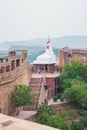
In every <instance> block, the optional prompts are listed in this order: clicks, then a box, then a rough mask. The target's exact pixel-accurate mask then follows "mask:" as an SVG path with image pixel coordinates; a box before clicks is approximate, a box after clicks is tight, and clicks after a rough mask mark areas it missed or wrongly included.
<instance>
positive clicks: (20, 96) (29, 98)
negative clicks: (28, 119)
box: [11, 85, 34, 107]
mask: <svg viewBox="0 0 87 130" xmlns="http://www.w3.org/2000/svg"><path fill="white" fill-rule="evenodd" d="M11 103H12V105H13V106H15V107H19V106H24V105H26V104H32V103H34V95H33V94H32V92H31V88H30V87H28V86H26V85H16V86H15V87H14V91H13V92H12V94H11Z"/></svg>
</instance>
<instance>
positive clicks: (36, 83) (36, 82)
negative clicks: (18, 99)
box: [23, 77, 43, 110]
mask: <svg viewBox="0 0 87 130" xmlns="http://www.w3.org/2000/svg"><path fill="white" fill-rule="evenodd" d="M42 82H43V78H42V77H41V78H40V77H39V78H33V77H32V78H31V80H30V83H29V87H30V88H31V89H32V92H33V93H34V94H35V100H36V102H35V104H34V105H27V106H24V108H23V109H24V110H36V108H37V106H38V100H39V96H40V90H41V87H42Z"/></svg>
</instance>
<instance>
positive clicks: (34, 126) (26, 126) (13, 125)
mask: <svg viewBox="0 0 87 130" xmlns="http://www.w3.org/2000/svg"><path fill="white" fill-rule="evenodd" d="M0 130H58V129H56V128H52V127H49V126H45V125H41V124H38V123H33V122H30V121H26V120H22V119H17V118H14V117H10V116H7V115H4V114H0Z"/></svg>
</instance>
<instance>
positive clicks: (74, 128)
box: [70, 121, 84, 130]
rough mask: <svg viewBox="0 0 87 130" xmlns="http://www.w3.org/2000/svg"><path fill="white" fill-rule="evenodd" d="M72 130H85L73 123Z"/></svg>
mask: <svg viewBox="0 0 87 130" xmlns="http://www.w3.org/2000/svg"><path fill="white" fill-rule="evenodd" d="M70 130H84V128H83V126H81V125H80V124H79V123H78V122H75V121H72V124H71V126H70Z"/></svg>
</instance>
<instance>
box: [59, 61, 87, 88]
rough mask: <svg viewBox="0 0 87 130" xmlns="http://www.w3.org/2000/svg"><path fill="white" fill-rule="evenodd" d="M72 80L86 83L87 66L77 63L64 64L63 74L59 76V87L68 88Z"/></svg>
mask: <svg viewBox="0 0 87 130" xmlns="http://www.w3.org/2000/svg"><path fill="white" fill-rule="evenodd" d="M73 79H79V80H83V81H85V82H87V65H86V64H82V63H80V62H77V61H72V62H71V64H64V66H63V73H62V74H61V75H60V76H59V81H60V85H61V87H63V88H64V89H65V88H70V87H71V83H72V80H73Z"/></svg>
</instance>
